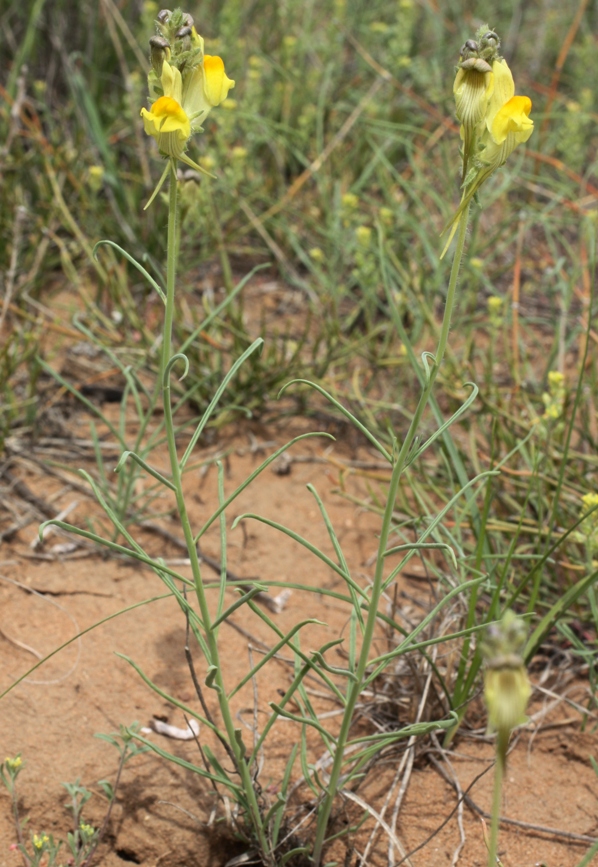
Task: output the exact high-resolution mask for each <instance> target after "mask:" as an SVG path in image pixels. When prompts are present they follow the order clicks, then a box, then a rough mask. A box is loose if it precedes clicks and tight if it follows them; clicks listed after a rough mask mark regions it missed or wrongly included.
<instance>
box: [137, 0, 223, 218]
mask: <svg viewBox="0 0 598 867" xmlns="http://www.w3.org/2000/svg"><path fill="white" fill-rule="evenodd" d="M156 24H157V28H158V31H159V35H157V36H153V37H152V38H151V39H150V54H151V62H152V68H151V70H150V73H149V75H148V86H149V92H150V99H151V100H152V104H151V106H150V108H149V109H147V108H142V109H141V116H142V117H143V126H144V129H145V132H146V133H147V134H148V135H151V136H152V137H153V138H154V139H155V140H156V142H157V144H158V150H159V151H160V153H161V154H162V155H163V156H165V157H167V158H169V160H171V161H174V162H176V161H177V160H180V161H181V162H183V163H185V164H186V165H188V166H190V167H191V168H192V169H195V171H198V172H202V173H203V174H207V175H209V176H210V177H213V175H211V174H210V172H208V171H206V170H205V169H203V168H202V167H201V166H200V165H198V164H197V163H196V162H195V161H194V160H192V159H191V158H190V157H189V156H188V155H187V153H186V151H187V146H188V144H189V140H190V138H191V136H192V135H193V134H194V133H196V132H200V131H201V129H202V123H203V122H204V120H205V119H206V117H207V116H208V114H209V113H210V111H211V110H212V108H214V107H216V106H218V105H220V103H221V102H223V101H224V100H225V99H226V97H227V96H228V92H229V90H230V89H231V88H232V87H234V86H235V82H234V81H233V80H232V79H231V78H229V77H228V76H227V74H226V72H225V70H224V62H223V61H222V58H220V57H216V56H211V55H209V54H204V50H203V46H204V41H203V39H202V37H201V36H200V35H199V34H198V32H197V30H196V29H195V25H194V24H193V19H192V18H191V16H190V15H188V14H187V13H183V12H181V11H180V9H175V11H174V12H170V11H169V10H167V9H163V10H162V11H161V12H160V13H159V15H158V19H157V22H156ZM167 175H168V167H167V168H166V169H165V170H164V173H163V174H162V177H161V179H160V181H159V182H158V185H157V187H156V189H155V190H154V192H153V194H152V196H151V198H150V200H149V202H148V203H147V205H146V206H145V207H146V208H147V207H149V205H150V204H151V202H152V201H153V200H154V198H155V197H156V195H157V193H158V192H159V190H160V188H161V187H162V184H163V183H164V181H165V179H166V177H167Z"/></svg>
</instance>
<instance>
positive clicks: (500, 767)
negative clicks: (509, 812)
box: [488, 732, 509, 867]
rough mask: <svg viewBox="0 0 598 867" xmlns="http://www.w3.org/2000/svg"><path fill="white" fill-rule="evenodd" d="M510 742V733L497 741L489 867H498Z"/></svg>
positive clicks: (500, 734) (498, 736) (500, 736)
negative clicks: (504, 783)
mask: <svg viewBox="0 0 598 867" xmlns="http://www.w3.org/2000/svg"><path fill="white" fill-rule="evenodd" d="M508 742H509V733H508V732H506V733H505V732H499V733H498V735H497V741H496V765H495V766H494V791H493V793H492V824H491V825H490V845H489V846H488V867H496V861H497V854H498V826H499V823H500V805H501V796H502V781H503V777H504V772H505V763H506V756H507V746H508Z"/></svg>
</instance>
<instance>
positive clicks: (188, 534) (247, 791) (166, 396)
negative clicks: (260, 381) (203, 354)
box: [160, 160, 268, 855]
mask: <svg viewBox="0 0 598 867" xmlns="http://www.w3.org/2000/svg"><path fill="white" fill-rule="evenodd" d="M176 259H177V179H176V168H175V163H174V160H173V161H172V163H171V173H170V193H169V200H168V249H167V264H166V312H165V316H164V335H163V342H162V357H161V363H160V375H161V381H162V400H163V405H164V428H165V432H166V442H167V445H168V454H169V458H170V469H171V473H172V482H173V485H174V487H175V496H176V503H177V511H178V514H179V520H180V522H181V528H182V530H183V535H184V537H185V542H186V544H187V551H188V554H189V560H190V564H191V572H192V574H193V581H194V584H195V593H196V596H197V601H198V603H199V610H200V616H201V620H202V623H203V628H204V632H205V639H206V644H207V648H208V653H209V658H208V659H207V662H208V665H209V666H210V668H211V670H212V671H213V672H214V677H213V679H212V681H211V686H212V688H213V689H214V690H215V691H216V693H217V695H218V704H219V707H220V714H221V716H222V720H223V722H224V726H225V729H226V734H227V738H228V748H229V749H230V753H229V755H230V756H231V758H232V759H233V761H234V763H235V769H236V771H237V773H238V774H239V776H240V777H241V783H242V787H243V791H244V795H245V797H246V799H247V804H246V806H247V809H248V810H249V814H250V818H251V824H252V825H253V828H254V831H255V835H256V838H257V840H258V843H259V846H260V848H261V850H262V853H263V854H264V855H267V852H268V840H267V837H266V835H265V833H264V829H263V827H262V822H261V814H260V808H259V804H258V800H257V796H256V792H255V788H254V785H253V780H252V777H251V772H250V768H249V765H248V764H247V761H246V759H245V752H244V749H243V745H242V743H241V742H240V738H238V737H237V734H236V732H235V725H234V720H233V716H232V713H231V709H230V707H229V703H228V699H227V695H226V690H225V688H224V682H223V678H222V665H221V662H220V654H219V652H218V640H217V630H215V629H213V628H212V618H211V615H210V610H209V608H208V601H207V597H206V593H205V589H204V586H203V581H202V577H201V569H200V565H199V557H198V555H197V547H196V545H195V539H194V534H193V530H192V528H191V522H190V520H189V515H188V512H187V506H186V503H185V497H184V495H183V484H182V473H181V467H180V464H179V459H178V454H177V447H176V437H175V428H174V419H173V414H172V403H171V397H170V377H171V372H170V369H169V364H170V360H171V354H172V325H173V321H174V296H175V283H176Z"/></svg>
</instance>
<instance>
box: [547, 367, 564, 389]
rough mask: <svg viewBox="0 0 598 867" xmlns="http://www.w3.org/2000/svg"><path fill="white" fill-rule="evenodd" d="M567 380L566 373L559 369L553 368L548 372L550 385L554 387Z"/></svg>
mask: <svg viewBox="0 0 598 867" xmlns="http://www.w3.org/2000/svg"><path fill="white" fill-rule="evenodd" d="M564 382H565V377H564V375H563V374H562V373H561V372H560V371H558V370H551V371H550V372H549V374H548V385H549V386H552V388H558V387H559V386H560V385H563V383H564Z"/></svg>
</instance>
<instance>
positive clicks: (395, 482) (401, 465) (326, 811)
mask: <svg viewBox="0 0 598 867" xmlns="http://www.w3.org/2000/svg"><path fill="white" fill-rule="evenodd" d="M468 218H469V206H467V207H466V208H465V209H464V211H463V213H462V214H461V217H460V218H459V228H458V232H457V243H456V247H455V255H454V258H453V265H452V268H451V276H450V279H449V285H448V290H447V294H446V305H445V308H444V317H443V320H442V327H441V329H440V336H439V338H438V347H437V349H436V355H435V356H434V363H433V364H432V367H431V368H430V370H429V372H428V374H427V378H426V382H425V385H424V388H423V391H422V394H421V397H420V399H419V402H418V404H417V407H416V410H415V413H414V414H413V418H412V419H411V424H410V425H409V430H408V431H407V434H406V436H405V439H404V440H403V444H402V446H401V449H400V451H399V454H398V456H397V458H396V461H395V464H394V467H393V470H392V475H391V478H390V484H389V490H388V498H387V501H386V507H385V509H384V516H383V518H382V528H381V531H380V540H379V543H378V555H377V559H376V573H375V576H374V582H373V585H372V594H371V599H370V603H369V607H368V616H367V620H366V623H365V628H364V633H363V642H362V645H361V651H360V654H359V659H358V662H357V668H356V671H355V675H356V680H355V681H352V683H351V685H350V687H349V694H348V696H347V705H346V708H345V713H344V715H343V720H342V723H341V728H340V732H339V735H338V740H337V748H336V751H335V755H334V762H333V765H332V770H331V772H330V781H329V783H328V786H327V789H326V794H325V796H324V800H323V802H322V807H321V808H320V810H319V811H318V826H317V831H316V839H315V842H314V850H313V855H312V861H313V863H314V867H319V865H320V861H321V858H322V849H323V846H324V841H325V838H326V831H327V827H328V820H329V818H330V813H331V811H332V804H333V801H334V798H335V794H336V790H337V786H338V783H339V779H340V775H341V769H342V766H343V761H344V749H345V744H346V742H347V738H348V736H349V730H350V728H351V722H352V719H353V711H354V710H355V705H356V704H357V700H358V698H359V696H360V694H361V690H362V689H363V679H364V675H365V671H366V668H367V665H368V661H369V656H370V648H371V645H372V642H373V640H374V630H375V627H376V621H377V619H378V605H379V602H380V597H381V595H382V588H383V585H384V552H385V551H386V548H387V547H388V538H389V536H390V531H391V527H392V516H393V512H394V506H395V500H396V497H397V491H398V489H399V482H400V480H401V475H402V473H403V470H404V469H405V463H406V460H407V457H408V455H409V451H410V449H411V446H412V444H413V441H414V439H415V435H416V433H417V429H418V427H419V423H420V421H421V418H422V416H423V414H424V411H425V409H426V406H427V404H428V400H429V399H430V395H431V393H432V389H433V387H434V382H435V380H436V376H437V375H438V370H439V369H440V365H441V364H442V360H443V358H444V353H445V351H446V346H447V343H448V335H449V330H450V325H451V315H452V312H453V306H454V303H455V295H456V291H457V282H458V278H459V269H460V267H461V259H462V257H463V250H464V248H465V238H466V234H467V221H468Z"/></svg>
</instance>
